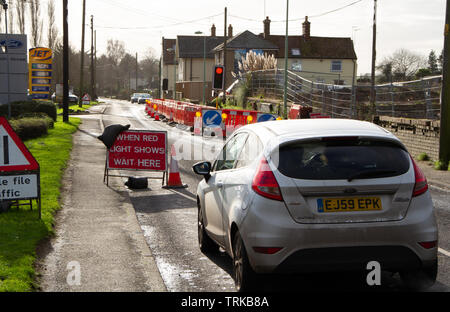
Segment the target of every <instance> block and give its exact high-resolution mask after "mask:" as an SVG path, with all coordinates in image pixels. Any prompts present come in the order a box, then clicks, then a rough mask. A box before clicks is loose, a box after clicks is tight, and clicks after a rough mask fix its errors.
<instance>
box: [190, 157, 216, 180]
mask: <svg viewBox="0 0 450 312" xmlns="http://www.w3.org/2000/svg"><path fill="white" fill-rule="evenodd" d="M192 170H193V171H194V172H195V173H196V174H199V175H202V176H204V177H205V180H206V182H208V180H209V178H210V177H211V175H210V172H211V163H210V162H209V161H202V162H198V163H196V164H195V165H193V166H192Z"/></svg>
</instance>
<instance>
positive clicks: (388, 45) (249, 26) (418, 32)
mask: <svg viewBox="0 0 450 312" xmlns="http://www.w3.org/2000/svg"><path fill="white" fill-rule="evenodd" d="M46 1H47V0H44V1H42V2H43V3H46ZM355 2H356V3H355ZM352 3H354V4H353V5H350V4H352ZM56 5H57V23H58V26H59V31H60V34H62V1H60V0H57V1H56ZM347 5H350V6H348V7H346V8H343V9H341V10H337V11H335V12H332V13H328V14H324V13H327V12H329V11H333V10H335V9H338V8H341V7H344V6H347ZM225 7H227V9H228V24H232V25H233V32H234V34H238V33H239V32H242V31H245V30H250V31H252V32H253V33H255V34H259V33H262V32H263V23H262V21H263V20H264V18H265V16H269V18H270V19H271V21H272V23H271V34H276V35H284V34H285V31H286V30H285V29H286V25H285V22H284V20H285V19H286V1H284V0H265V1H264V0H195V1H186V0H158V1H156V0H127V1H120V0H86V23H87V24H89V23H90V16H91V15H94V29H96V30H97V51H98V53H99V54H102V53H105V51H106V42H107V40H108V39H111V38H112V39H117V40H120V41H123V42H124V43H125V46H126V48H127V51H128V52H129V53H131V54H133V55H134V54H135V53H136V52H137V53H138V54H139V55H142V56H143V55H144V54H145V53H146V51H148V49H149V48H152V49H153V51H154V53H155V54H156V55H157V56H158V57H159V55H160V53H161V37H163V36H164V37H165V38H176V36H177V35H194V33H195V32H196V31H202V32H205V33H206V34H208V35H209V34H210V28H211V25H212V24H213V23H214V24H215V25H216V27H217V35H223V29H224V8H225ZM373 8H374V1H373V0H361V1H357V0H312V1H311V0H290V1H289V34H290V35H301V33H302V25H301V24H302V22H303V20H304V17H305V16H306V15H308V16H310V18H309V20H310V22H311V35H312V36H327V37H350V38H353V39H354V45H355V50H356V54H357V56H358V74H363V73H369V72H370V68H371V51H372V18H373ZM43 11H45V5H44V7H43ZM377 11H378V14H377V62H379V61H381V60H382V59H383V58H384V57H385V56H388V55H390V54H392V53H393V52H394V51H395V50H397V49H400V48H406V49H408V50H411V51H414V52H416V53H420V54H423V55H424V56H428V54H429V52H430V51H431V50H435V51H436V54H437V55H438V56H439V54H440V53H441V50H442V48H443V45H444V43H443V42H444V41H443V38H444V36H443V32H444V24H445V0H378V10H377ZM81 18H82V0H69V41H70V43H71V45H72V46H73V47H75V48H76V49H80V47H81V23H82V19H81ZM86 42H87V43H86V46H87V47H88V46H89V45H90V29H89V27H86ZM87 49H89V47H88V48H87ZM87 49H86V50H87ZM99 54H98V55H99Z"/></svg>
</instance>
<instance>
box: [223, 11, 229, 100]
mask: <svg viewBox="0 0 450 312" xmlns="http://www.w3.org/2000/svg"><path fill="white" fill-rule="evenodd" d="M224 20H225V23H224V25H223V71H224V72H223V90H222V93H223V102H222V103H223V105H225V104H226V102H227V94H226V89H227V40H228V36H227V8H226V7H225V16H224Z"/></svg>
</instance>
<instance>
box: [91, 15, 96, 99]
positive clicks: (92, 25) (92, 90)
mask: <svg viewBox="0 0 450 312" xmlns="http://www.w3.org/2000/svg"><path fill="white" fill-rule="evenodd" d="M94 83H95V82H94V16H93V15H91V98H92V97H93V96H94V92H95V86H94Z"/></svg>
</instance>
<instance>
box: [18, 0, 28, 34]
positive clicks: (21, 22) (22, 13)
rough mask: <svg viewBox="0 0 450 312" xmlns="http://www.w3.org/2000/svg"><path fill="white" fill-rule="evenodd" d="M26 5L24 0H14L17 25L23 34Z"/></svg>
mask: <svg viewBox="0 0 450 312" xmlns="http://www.w3.org/2000/svg"><path fill="white" fill-rule="evenodd" d="M26 5H27V3H26V1H25V0H16V2H15V7H16V16H17V25H18V26H19V33H21V34H22V35H23V34H25V15H26Z"/></svg>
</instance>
